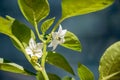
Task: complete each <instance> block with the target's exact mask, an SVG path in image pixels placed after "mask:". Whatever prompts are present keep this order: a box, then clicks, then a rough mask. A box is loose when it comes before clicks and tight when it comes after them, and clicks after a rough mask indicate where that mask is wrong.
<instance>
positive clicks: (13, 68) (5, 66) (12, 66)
mask: <svg viewBox="0 0 120 80" xmlns="http://www.w3.org/2000/svg"><path fill="white" fill-rule="evenodd" d="M0 70H3V71H8V72H12V73H19V74H23V75H35V74H34V73H32V72H29V71H27V70H26V69H24V68H23V67H22V66H20V65H18V64H16V63H11V62H10V61H7V60H4V59H3V58H0Z"/></svg>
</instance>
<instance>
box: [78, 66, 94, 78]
mask: <svg viewBox="0 0 120 80" xmlns="http://www.w3.org/2000/svg"><path fill="white" fill-rule="evenodd" d="M78 76H79V78H80V80H94V75H93V73H92V72H91V71H90V70H89V69H88V68H87V67H86V66H84V65H82V64H78Z"/></svg>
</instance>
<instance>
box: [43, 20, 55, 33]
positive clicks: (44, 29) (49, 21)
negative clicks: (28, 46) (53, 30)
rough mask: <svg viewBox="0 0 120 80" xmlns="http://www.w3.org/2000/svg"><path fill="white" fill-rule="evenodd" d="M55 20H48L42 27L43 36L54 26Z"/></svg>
mask: <svg viewBox="0 0 120 80" xmlns="http://www.w3.org/2000/svg"><path fill="white" fill-rule="evenodd" d="M54 20H55V18H51V19H48V20H46V21H45V22H44V23H43V24H42V26H41V31H42V33H43V34H45V32H46V31H47V30H48V29H49V28H50V27H51V25H52V24H53V22H54Z"/></svg>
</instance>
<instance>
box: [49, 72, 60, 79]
mask: <svg viewBox="0 0 120 80" xmlns="http://www.w3.org/2000/svg"><path fill="white" fill-rule="evenodd" d="M48 77H49V80H61V79H60V77H59V76H57V75H55V74H51V73H48Z"/></svg>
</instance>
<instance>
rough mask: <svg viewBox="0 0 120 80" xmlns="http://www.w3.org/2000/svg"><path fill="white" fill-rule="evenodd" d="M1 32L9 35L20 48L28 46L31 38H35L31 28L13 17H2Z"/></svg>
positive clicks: (0, 21) (0, 22) (0, 19)
mask: <svg viewBox="0 0 120 80" xmlns="http://www.w3.org/2000/svg"><path fill="white" fill-rule="evenodd" d="M7 18H8V17H7ZM0 33H3V34H6V35H8V36H9V37H10V38H11V39H12V41H13V43H14V45H15V46H16V47H17V48H18V49H20V50H21V48H24V47H26V45H27V44H28V43H29V40H30V38H35V36H34V33H33V31H32V30H31V29H30V28H28V27H27V26H26V25H24V24H22V23H20V22H19V21H17V20H14V19H12V18H11V19H10V18H9V19H4V18H2V17H0Z"/></svg>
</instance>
